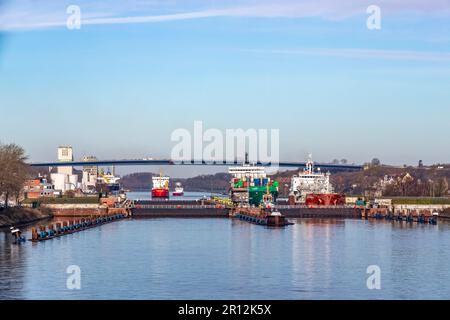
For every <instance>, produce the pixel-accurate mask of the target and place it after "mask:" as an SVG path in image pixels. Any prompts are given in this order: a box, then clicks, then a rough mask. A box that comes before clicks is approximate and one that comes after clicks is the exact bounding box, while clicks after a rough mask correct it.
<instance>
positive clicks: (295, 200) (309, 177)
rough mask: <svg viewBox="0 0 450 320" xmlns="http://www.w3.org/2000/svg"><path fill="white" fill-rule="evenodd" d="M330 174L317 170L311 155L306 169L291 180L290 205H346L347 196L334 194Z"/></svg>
mask: <svg viewBox="0 0 450 320" xmlns="http://www.w3.org/2000/svg"><path fill="white" fill-rule="evenodd" d="M330 175H331V174H330V173H329V172H327V173H323V172H321V170H320V168H318V169H317V170H315V168H314V162H313V161H312V158H311V155H310V156H309V157H308V161H307V162H306V167H305V169H304V170H303V171H302V172H300V173H299V174H298V175H294V176H293V177H292V178H291V188H290V192H289V204H291V205H294V204H305V205H311V206H330V205H345V196H344V195H342V194H338V193H335V192H334V189H333V186H332V185H331V183H330Z"/></svg>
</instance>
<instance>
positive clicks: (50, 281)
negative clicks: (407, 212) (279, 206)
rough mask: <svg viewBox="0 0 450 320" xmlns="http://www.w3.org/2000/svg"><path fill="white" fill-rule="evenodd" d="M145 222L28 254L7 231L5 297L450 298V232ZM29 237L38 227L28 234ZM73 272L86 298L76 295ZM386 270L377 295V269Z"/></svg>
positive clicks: (0, 284)
mask: <svg viewBox="0 0 450 320" xmlns="http://www.w3.org/2000/svg"><path fill="white" fill-rule="evenodd" d="M293 220H294V221H295V225H292V226H289V227H287V228H279V229H273V228H265V227H261V226H257V225H253V224H249V223H246V222H241V221H239V220H236V219H207V218H205V219H176V218H172V219H139V220H132V219H131V220H125V221H120V222H117V223H113V224H107V225H103V226H101V227H99V228H98V229H90V230H86V231H84V232H80V233H76V234H73V235H69V236H67V237H62V238H57V239H54V240H52V241H47V242H43V243H37V244H31V243H26V244H24V245H21V246H17V245H13V244H11V243H10V240H11V239H9V235H6V234H5V233H3V232H0V299H23V298H25V299H424V298H425V299H447V298H448V297H449V296H450V288H449V287H448V286H445V285H442V284H445V283H448V282H449V281H450V273H449V272H448V271H447V268H446V267H445V266H446V265H448V264H449V263H450V251H449V250H447V249H446V247H445V246H444V245H442V244H443V243H448V242H450V224H447V223H440V224H439V225H437V226H432V225H414V226H411V227H405V224H406V223H398V222H395V223H393V222H386V221H376V222H372V221H364V220H308V219H303V220H300V219H298V220H295V219H293ZM26 232H27V236H29V229H28V230H26ZM70 265H78V266H80V268H81V285H82V288H81V290H68V289H66V280H67V276H68V274H67V273H66V269H67V267H68V266H70ZM370 265H378V266H379V267H380V268H381V276H382V278H381V285H382V290H369V289H367V286H366V280H367V277H368V276H369V275H368V274H366V270H367V267H368V266H370Z"/></svg>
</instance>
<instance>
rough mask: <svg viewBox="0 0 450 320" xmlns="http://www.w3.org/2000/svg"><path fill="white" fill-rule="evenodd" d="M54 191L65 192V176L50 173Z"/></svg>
mask: <svg viewBox="0 0 450 320" xmlns="http://www.w3.org/2000/svg"><path fill="white" fill-rule="evenodd" d="M50 177H51V179H52V183H53V185H54V186H55V190H61V192H62V193H64V192H65V191H66V181H68V180H67V175H66V174H64V173H52V174H51V175H50Z"/></svg>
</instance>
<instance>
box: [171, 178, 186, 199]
mask: <svg viewBox="0 0 450 320" xmlns="http://www.w3.org/2000/svg"><path fill="white" fill-rule="evenodd" d="M172 195H173V196H174V197H182V196H183V195H184V188H183V187H182V186H181V183H180V182H177V183H176V184H175V191H174V192H172Z"/></svg>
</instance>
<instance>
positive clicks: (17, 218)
mask: <svg viewBox="0 0 450 320" xmlns="http://www.w3.org/2000/svg"><path fill="white" fill-rule="evenodd" d="M51 217H53V214H52V213H51V212H50V210H46V209H40V210H36V209H31V208H8V209H2V210H0V228H5V227H10V226H20V225H24V224H28V223H32V222H35V221H39V220H43V219H49V218H51Z"/></svg>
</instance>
